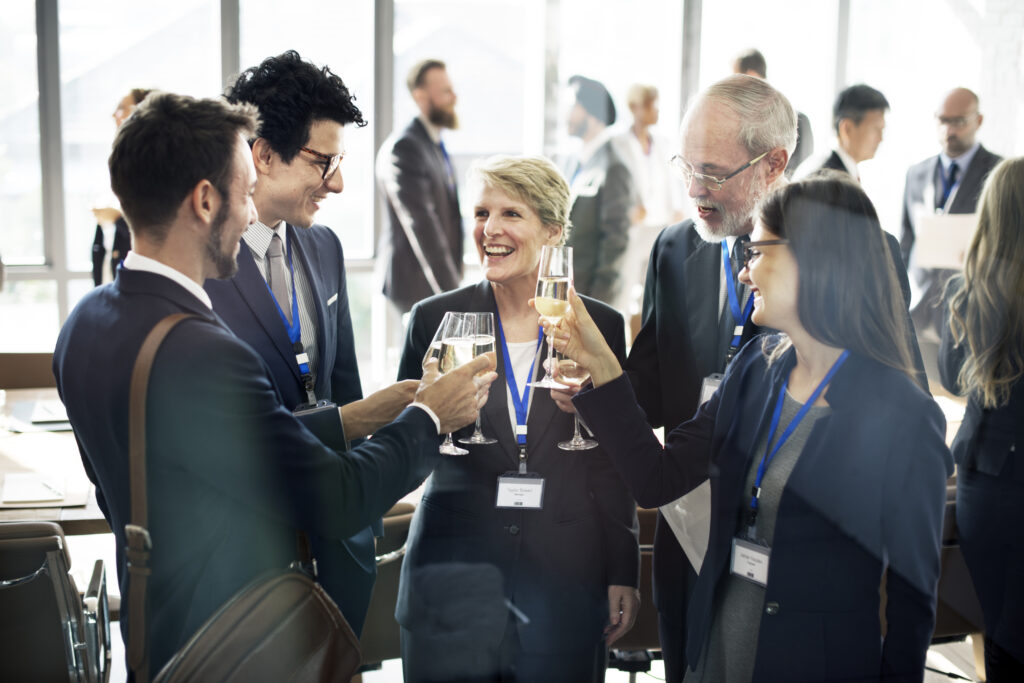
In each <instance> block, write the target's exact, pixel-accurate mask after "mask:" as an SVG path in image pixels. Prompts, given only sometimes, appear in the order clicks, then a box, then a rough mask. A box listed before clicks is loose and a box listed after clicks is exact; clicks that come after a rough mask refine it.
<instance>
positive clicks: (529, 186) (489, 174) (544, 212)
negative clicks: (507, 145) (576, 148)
mask: <svg viewBox="0 0 1024 683" xmlns="http://www.w3.org/2000/svg"><path fill="white" fill-rule="evenodd" d="M469 184H470V185H475V186H481V187H492V188H494V189H496V190H501V191H502V192H504V193H505V194H507V195H508V196H509V197H514V198H515V199H518V200H519V201H521V202H524V203H526V204H527V205H528V206H529V207H530V208H531V209H532V210H533V212H534V213H536V214H537V216H538V217H539V218H540V221H541V223H543V224H544V225H545V226H549V227H559V228H562V243H563V244H564V243H565V240H566V239H567V238H568V236H569V227H570V222H569V183H567V182H566V180H565V177H564V176H563V175H562V173H561V172H560V171H559V170H558V169H557V168H556V167H555V165H554V164H553V163H551V161H549V160H548V159H546V158H545V157H542V156H509V155H505V154H498V155H495V156H492V157H488V158H487V159H483V160H481V161H477V162H475V163H474V164H473V166H472V167H470V169H469Z"/></svg>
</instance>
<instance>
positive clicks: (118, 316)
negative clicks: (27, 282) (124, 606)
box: [54, 93, 497, 677]
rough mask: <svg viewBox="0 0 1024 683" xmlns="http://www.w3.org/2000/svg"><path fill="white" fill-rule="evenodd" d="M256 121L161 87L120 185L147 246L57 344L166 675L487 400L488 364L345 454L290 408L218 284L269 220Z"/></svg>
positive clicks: (70, 401) (477, 365)
mask: <svg viewBox="0 0 1024 683" xmlns="http://www.w3.org/2000/svg"><path fill="white" fill-rule="evenodd" d="M256 116H257V111H256V109H255V107H252V106H250V105H231V104H228V103H226V102H224V101H223V100H209V99H208V100H196V99H193V98H189V97H184V96H180V95H172V94H168V93H154V94H151V95H150V96H149V97H148V98H147V99H146V101H145V102H144V103H143V104H142V106H141V107H140V108H139V109H138V111H137V112H136V114H135V115H134V116H133V117H132V118H131V119H130V120H129V121H128V122H127V123H125V125H124V126H123V127H122V128H121V129H120V130H119V131H118V134H117V138H116V139H115V141H114V148H113V151H112V153H111V156H110V172H111V180H112V183H111V184H112V187H113V189H114V192H115V194H117V196H118V199H119V200H120V202H121V208H122V211H123V212H124V215H125V216H126V218H127V220H128V224H129V226H130V229H131V231H132V238H133V250H132V251H131V252H130V253H129V254H128V256H127V257H126V259H125V261H124V264H123V266H122V268H121V269H119V270H118V275H117V279H116V280H115V282H114V283H113V284H109V285H104V286H101V287H98V288H96V289H94V290H93V291H92V292H90V293H89V294H88V295H86V296H85V297H84V298H83V299H82V301H81V303H79V305H78V306H77V307H76V308H75V310H74V311H73V312H72V314H71V316H70V317H69V318H68V321H67V323H66V324H65V325H64V327H63V329H62V330H61V333H60V336H59V338H58V340H57V346H56V349H55V351H54V375H55V377H56V379H57V388H58V391H59V392H60V396H61V399H62V400H63V401H64V404H65V406H66V407H67V411H68V418H69V419H70V421H71V425H72V426H73V427H74V430H75V436H76V438H77V440H78V444H79V449H80V450H81V455H82V461H83V464H84V465H85V468H86V471H87V473H88V475H89V477H90V479H91V480H92V481H93V483H95V484H96V486H97V500H98V502H99V504H100V507H101V508H102V510H103V513H104V515H105V516H106V518H107V520H108V521H109V523H110V527H111V529H112V530H113V532H114V537H115V542H116V548H117V559H118V580H119V583H120V587H121V593H122V595H128V594H129V590H130V587H131V583H132V581H133V580H134V577H135V575H136V573H137V572H143V573H144V574H146V575H148V586H147V590H146V593H147V598H148V600H147V620H146V630H145V633H142V634H132V636H133V638H129V634H131V630H132V625H131V623H129V621H130V619H128V618H127V617H128V616H129V615H127V614H122V615H121V630H122V634H123V636H124V638H125V640H126V641H127V642H128V646H129V647H128V652H129V659H130V662H129V665H130V667H131V670H132V671H133V672H136V671H139V670H143V669H148V671H149V673H150V675H151V677H152V674H155V673H156V672H157V671H159V669H160V667H161V666H162V665H163V664H164V663H165V662H166V661H168V659H170V657H171V656H172V655H173V654H174V652H176V651H177V650H178V649H180V648H181V647H182V645H183V644H184V643H185V642H186V641H187V639H188V638H189V637H191V635H192V634H193V633H194V632H195V631H196V629H197V628H198V627H199V626H201V625H202V624H203V622H204V621H206V619H207V618H209V617H210V616H211V615H212V614H213V612H214V611H215V610H217V609H218V608H219V607H220V606H221V605H222V604H223V603H224V602H225V601H227V600H228V599H229V598H230V597H231V596H233V595H234V594H235V593H237V592H238V591H239V590H240V589H241V588H243V587H244V586H245V585H246V584H248V583H250V582H251V581H252V580H253V579H255V578H256V577H258V576H260V575H262V574H264V573H265V572H268V571H271V570H280V569H283V568H284V567H286V566H287V565H288V564H289V563H290V562H291V561H293V560H294V559H296V557H297V553H296V539H297V534H296V532H297V531H299V530H303V531H306V532H308V533H310V534H315V535H317V536H320V537H324V538H329V539H333V540H336V541H340V540H342V539H344V538H346V537H348V536H351V535H352V534H354V533H355V532H356V531H358V530H359V529H362V528H364V527H366V526H367V525H368V524H369V523H370V521H371V520H373V519H375V518H377V517H379V516H380V515H381V514H382V513H383V512H384V511H386V510H387V509H388V508H389V507H390V506H391V505H392V504H393V503H394V502H395V501H396V500H397V499H398V498H400V497H401V496H403V495H405V494H406V493H407V492H409V491H410V490H411V489H413V488H415V487H416V486H418V485H419V483H420V482H421V481H422V479H423V478H424V477H425V476H426V475H428V474H429V473H430V471H431V469H432V468H433V466H434V464H435V463H436V462H437V458H438V456H437V445H438V434H439V432H441V431H444V432H447V431H450V430H452V429H457V428H459V427H461V426H464V425H466V424H468V423H469V422H471V421H473V420H474V419H475V416H476V415H477V412H478V411H477V408H478V406H479V405H481V399H482V398H485V397H481V396H479V393H480V390H479V389H478V388H477V386H476V385H477V382H474V381H473V380H472V377H473V374H474V373H476V372H481V371H484V370H485V369H486V368H487V365H488V362H489V359H483V358H481V359H477V360H476V361H474V362H473V363H470V364H468V365H466V366H464V367H463V368H459V369H458V370H456V371H454V372H453V373H449V374H447V375H445V376H444V377H442V378H440V379H438V380H437V381H435V382H434V383H432V384H428V383H426V382H425V383H423V384H422V385H421V387H420V389H419V390H418V391H417V394H416V402H414V404H413V405H412V406H410V407H407V408H406V409H405V410H403V411H402V413H401V415H400V416H399V417H398V418H397V419H396V420H395V421H394V422H393V423H392V424H390V425H388V426H386V427H384V428H382V429H380V430H378V431H377V432H376V434H375V435H374V439H373V440H372V442H367V443H364V444H361V445H360V446H358V447H357V448H354V449H352V450H350V451H348V452H345V453H336V452H334V451H331V450H330V449H328V448H327V447H325V446H324V445H323V444H322V443H320V442H319V441H317V439H316V438H315V437H314V436H313V434H312V433H311V432H309V431H308V430H307V429H305V428H304V427H303V426H302V424H301V423H300V422H299V421H298V420H297V419H296V418H295V417H294V416H293V415H292V413H291V411H290V410H289V409H288V408H287V407H286V406H285V405H284V404H283V402H282V400H281V393H280V391H279V390H278V388H277V386H276V384H275V382H274V380H273V378H272V376H271V372H270V369H269V368H268V367H267V364H266V363H265V362H264V361H263V359H261V358H260V356H259V355H258V354H257V353H256V352H255V351H253V349H252V348H251V347H250V346H249V345H248V344H246V343H245V342H243V341H242V340H240V339H239V338H238V337H236V336H235V335H234V334H233V333H232V332H231V331H230V330H229V329H228V328H227V326H226V325H224V323H223V321H222V320H221V319H220V317H218V316H217V315H216V314H215V313H214V312H213V310H212V307H211V304H210V300H209V297H208V295H207V294H206V292H205V291H204V290H203V288H202V283H203V282H204V281H205V280H206V278H208V277H216V278H227V277H231V276H232V275H234V273H235V271H236V268H237V261H236V258H237V255H238V251H239V240H240V238H241V236H242V233H243V232H244V231H245V229H246V228H247V227H248V225H249V223H251V222H252V221H254V220H256V218H257V214H256V210H255V207H254V205H253V202H252V195H253V192H254V190H255V187H256V170H255V168H254V166H253V160H252V154H251V153H250V150H249V147H248V145H247V144H246V143H247V139H249V138H251V137H252V136H253V135H254V134H255V132H256ZM177 313H185V314H189V315H190V316H191V317H190V318H189V319H187V320H185V321H184V322H182V323H181V324H179V325H178V326H177V327H175V328H174V329H173V331H171V333H170V334H169V335H168V336H167V338H166V340H165V341H164V343H163V345H162V346H161V347H160V350H159V353H157V355H156V358H155V360H154V363H153V369H152V374H151V376H150V380H149V391H148V405H147V412H146V443H145V447H146V462H147V473H148V476H147V479H146V487H147V491H148V510H149V524H148V529H144V530H138V529H126V526H125V525H126V523H127V522H128V521H129V520H130V519H131V516H130V515H129V509H130V501H131V489H130V486H129V481H128V472H129V464H128V463H129V444H128V434H129V428H128V424H129V411H130V405H129V385H130V378H131V374H132V369H133V368H132V366H133V365H134V359H135V358H136V357H137V355H138V352H139V348H140V347H141V345H142V342H143V340H144V339H145V337H146V336H147V335H148V334H149V332H150V331H151V330H152V329H153V327H154V326H155V325H156V324H157V322H159V321H160V320H162V319H163V318H165V317H166V316H168V315H170V314H177ZM125 359H130V362H128V363H126V362H125ZM490 362H491V363H493V360H490ZM496 376H497V375H495V374H494V373H490V379H491V380H492V381H493V378H494V377H496ZM129 532H130V533H129ZM144 551H145V552H144ZM147 553H148V556H149V561H148V564H147V563H146V562H141V560H142V558H143V556H144V555H146V554H147ZM126 556H131V558H132V563H131V567H129V566H128V563H127V562H126ZM136 628H137V627H136ZM140 635H141V636H143V639H142V640H141V641H140V639H139V636H140ZM140 643H145V644H148V649H149V652H148V655H147V654H146V653H145V652H143V651H137V650H136V647H137V646H138V645H139V644H140ZM147 662H148V666H147Z"/></svg>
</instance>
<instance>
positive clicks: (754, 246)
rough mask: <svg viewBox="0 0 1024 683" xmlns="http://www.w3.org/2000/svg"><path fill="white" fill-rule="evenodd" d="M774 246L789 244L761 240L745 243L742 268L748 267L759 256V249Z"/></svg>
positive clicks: (782, 241) (779, 241) (780, 241)
mask: <svg viewBox="0 0 1024 683" xmlns="http://www.w3.org/2000/svg"><path fill="white" fill-rule="evenodd" d="M776 244H789V240H761V241H760V242H747V243H746V244H745V245H743V267H744V268H746V267H748V266H749V265H750V264H751V263H753V262H754V261H756V260H757V257H758V256H760V255H761V251H760V248H761V247H771V246H774V245H776Z"/></svg>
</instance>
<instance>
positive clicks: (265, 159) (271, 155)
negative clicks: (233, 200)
mask: <svg viewBox="0 0 1024 683" xmlns="http://www.w3.org/2000/svg"><path fill="white" fill-rule="evenodd" d="M278 158H279V157H278V156H277V153H276V152H275V151H274V150H273V149H272V148H271V147H270V143H269V142H267V139H266V138H256V141H255V142H253V143H252V163H253V164H254V165H255V166H256V173H257V174H259V175H267V174H268V173H270V167H271V166H272V165H273V163H274V161H275V160H276V159H278Z"/></svg>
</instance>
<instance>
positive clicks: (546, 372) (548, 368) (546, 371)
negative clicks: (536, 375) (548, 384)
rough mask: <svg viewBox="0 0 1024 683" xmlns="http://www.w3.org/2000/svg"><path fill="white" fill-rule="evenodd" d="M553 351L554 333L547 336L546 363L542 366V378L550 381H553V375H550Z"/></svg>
mask: <svg viewBox="0 0 1024 683" xmlns="http://www.w3.org/2000/svg"><path fill="white" fill-rule="evenodd" d="M554 349H555V334H554V332H552V333H551V334H549V335H548V362H547V364H546V365H545V366H544V376H545V377H547V378H548V379H550V380H552V381H554V379H555V376H554V374H552V372H551V366H552V360H553V357H554V353H555V352H554Z"/></svg>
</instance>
